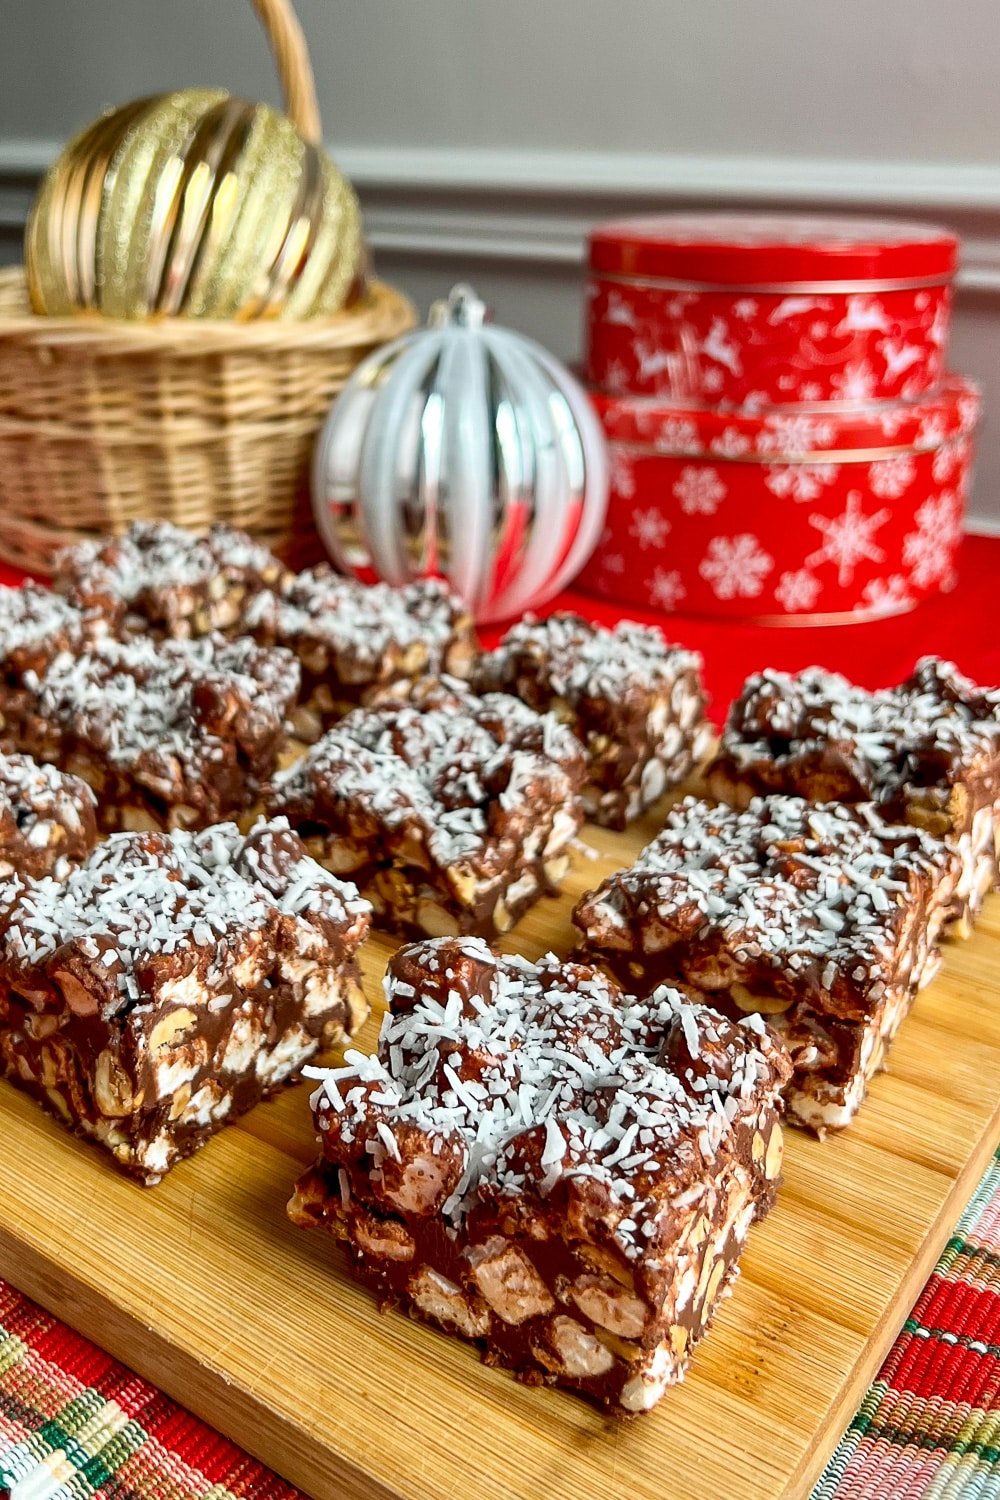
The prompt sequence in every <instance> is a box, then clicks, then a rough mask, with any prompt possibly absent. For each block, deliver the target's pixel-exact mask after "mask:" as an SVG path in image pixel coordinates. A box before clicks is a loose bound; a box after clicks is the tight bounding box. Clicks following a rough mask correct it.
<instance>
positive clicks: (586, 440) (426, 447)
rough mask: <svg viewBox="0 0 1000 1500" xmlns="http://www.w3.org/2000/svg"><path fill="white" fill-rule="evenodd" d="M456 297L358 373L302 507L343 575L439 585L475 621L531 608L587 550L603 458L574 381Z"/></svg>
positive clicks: (600, 496)
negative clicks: (436, 579) (431, 578)
mask: <svg viewBox="0 0 1000 1500" xmlns="http://www.w3.org/2000/svg"><path fill="white" fill-rule="evenodd" d="M486 318H487V313H486V308H485V306H484V305H483V303H482V302H480V301H479V299H478V298H477V297H476V295H475V293H474V292H473V291H472V290H471V289H470V288H469V287H467V286H456V287H455V288H454V289H453V290H452V292H451V294H450V296H449V297H448V299H447V301H445V302H437V303H435V304H434V306H433V307H432V308H431V312H430V316H429V317H428V320H427V327H426V328H424V329H420V330H419V331H418V332H416V333H411V334H408V335H406V336H405V337H404V338H401V339H397V340H396V342H395V343H392V344H388V345H387V346H386V347H385V348H384V349H380V350H377V351H376V352H375V353H374V354H372V355H370V356H369V358H368V359H366V360H364V361H363V363H362V364H360V365H359V366H358V368H357V369H356V370H355V372H354V374H353V375H352V376H351V378H350V380H349V381H348V382H347V384H346V385H345V387H344V389H343V391H342V392H341V394H340V396H339V397H338V398H337V401H336V402H335V404H334V406H333V409H332V411H331V412H330V415H329V417H328V418H327V421H326V424H325V426H324V428H323V430H322V432H321V434H320V437H319V440H318V442H317V446H316V452H315V457H314V462H313V508H314V511H315V515H316V522H317V525H318V526H319V530H320V533H321V535H322V537H323V540H324V542H325V543H326V546H327V548H328V550H329V552H330V554H331V556H332V557H333V558H334V560H335V562H336V563H337V564H338V566H339V567H341V568H342V569H344V570H345V571H346V572H354V573H365V572H368V571H374V572H375V573H376V574H377V575H378V577H380V578H383V579H385V580H386V581H387V582H389V583H394V584H402V583H406V582H409V581H410V580H411V579H414V578H422V577H426V576H427V575H428V574H439V575H441V576H443V577H446V578H447V579H448V580H449V582H450V583H451V585H452V587H453V588H454V589H455V591H456V592H457V593H458V594H460V595H461V597H462V598H463V599H464V600H465V601H466V602H467V604H468V605H469V606H470V608H471V609H472V611H473V613H474V614H475V616H476V619H477V620H479V621H482V622H484V623H485V622H488V621H491V620H501V619H508V618H510V617H512V616H515V615H519V614H521V613H523V611H524V610H526V609H528V608H530V607H532V606H533V605H537V604H541V603H542V602H543V601H544V600H546V599H549V598H551V596H552V595H553V594H555V593H558V591H559V590H560V589H561V588H564V587H565V586H566V584H567V583H569V582H570V580H571V579H572V578H574V577H575V575H576V574H577V573H578V572H579V570H580V569H581V568H582V566H583V564H584V563H585V562H586V561H587V559H588V557H589V556H590V554H591V553H592V552H593V550H594V547H595V546H596V544H597V540H598V538H599V536H600V534H601V529H602V527H603V525H604V517H605V512H606V510H607V498H608V454H607V447H606V444H605V440H604V433H603V430H602V428H601V425H600V422H599V420H598V418H597V416H596V414H595V412H594V410H593V408H592V406H591V404H590V402H589V400H588V399H587V395H586V392H585V391H584V390H583V388H582V386H580V384H579V383H578V382H577V381H576V380H575V379H574V378H573V376H572V375H571V374H570V373H569V371H568V370H567V369H566V368H565V366H563V365H562V364H560V363H559V361H558V360H557V359H555V358H553V356H552V355H551V354H549V353H548V352H547V351H546V350H545V349H543V348H542V347H541V345H539V344H536V343H535V342H534V341H533V340H532V339H528V338H525V337H523V335H521V334H519V333H514V332H512V331H511V330H510V329H507V328H498V327H496V326H494V325H492V324H489V323H488V322H487V321H486Z"/></svg>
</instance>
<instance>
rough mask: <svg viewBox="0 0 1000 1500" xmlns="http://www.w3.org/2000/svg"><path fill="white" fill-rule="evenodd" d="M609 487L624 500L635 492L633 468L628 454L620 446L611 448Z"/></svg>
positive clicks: (629, 498)
mask: <svg viewBox="0 0 1000 1500" xmlns="http://www.w3.org/2000/svg"><path fill="white" fill-rule="evenodd" d="M611 489H612V492H613V493H614V494H616V495H621V497H622V499H624V500H631V499H632V497H633V495H634V494H635V468H634V466H633V463H632V457H631V455H630V454H628V453H625V452H624V451H623V450H622V449H621V448H612V449H611Z"/></svg>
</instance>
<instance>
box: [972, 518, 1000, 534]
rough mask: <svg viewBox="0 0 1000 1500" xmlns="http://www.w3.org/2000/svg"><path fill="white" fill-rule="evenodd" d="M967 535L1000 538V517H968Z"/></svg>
mask: <svg viewBox="0 0 1000 1500" xmlns="http://www.w3.org/2000/svg"><path fill="white" fill-rule="evenodd" d="M965 534H966V536H1000V516H981V515H970V516H967V517H966V521H965Z"/></svg>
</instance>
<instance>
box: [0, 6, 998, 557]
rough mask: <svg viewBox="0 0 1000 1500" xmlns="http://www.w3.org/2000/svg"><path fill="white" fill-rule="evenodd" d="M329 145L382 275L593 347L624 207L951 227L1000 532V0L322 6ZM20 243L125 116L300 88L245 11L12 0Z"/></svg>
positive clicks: (8, 173) (981, 494) (8, 131)
mask: <svg viewBox="0 0 1000 1500" xmlns="http://www.w3.org/2000/svg"><path fill="white" fill-rule="evenodd" d="M298 9H299V13H300V16H301V18H302V21H303V23H304V26H305V28H306V31H307V33H308V36H309V38H310V42H311V45H312V50H313V56H314V61H315V65H316V73H317V80H318V87H319V96H320V103H321V106H322V109H323V113H324V120H325V125H326V132H327V137H328V140H329V142H330V145H331V147H332V149H333V151H334V153H335V154H336V155H337V156H338V158H339V159H340V161H341V163H342V165H344V166H345V167H346V169H347V170H348V171H349V172H350V173H351V174H352V176H353V177H354V179H355V181H356V182H357V184H358V186H359V188H360V190H361V193H362V197H363V200H364V202H365V206H366V210H367V214H368V223H369V231H370V236H371V239H372V242H373V244H374V246H375V249H376V252H377V260H378V267H379V270H380V271H381V273H382V274H383V275H386V276H389V277H391V278H393V279H394V280H396V281H398V282H399V283H401V284H402V285H403V286H404V287H405V288H406V289H407V290H408V291H410V292H411V294H412V295H413V296H414V297H415V298H416V299H417V301H418V302H420V303H421V304H423V305H426V303H427V302H428V301H429V300H430V298H431V297H432V296H434V295H436V294H437V293H439V292H440V291H441V290H442V289H443V288H445V287H446V286H447V285H448V283H449V282H450V281H451V280H454V279H457V278H459V277H463V278H467V279H471V280H474V281H475V282H476V284H477V285H478V286H479V288H480V290H481V291H483V292H484V294H485V295H486V296H487V297H488V298H489V299H490V300H491V301H492V302H493V304H494V306H495V308H496V311H497V315H498V317H499V318H501V319H502V320H504V321H507V322H510V323H512V324H514V325H516V326H519V327H522V328H524V329H526V330H527V331H529V332H531V333H533V334H534V335H536V336H537V337H539V338H541V339H543V340H544V341H545V342H547V343H549V344H550V345H551V346H552V347H553V348H554V349H555V350H556V351H557V352H559V353H561V354H563V355H565V356H572V355H574V354H575V353H576V352H577V350H578V347H579V321H580V295H579V276H580V272H579V266H580V251H581V245H582V239H583V234H584V231H585V228H586V226H587V224H588V223H591V222H593V221H594V220H595V219H599V218H602V217H605V216H607V215H608V214H610V213H616V212H619V211H620V210H622V209H632V208H636V209H638V208H642V209H648V208H650V207H654V206H658V205H660V206H669V207H682V206H686V205H688V204H693V203H700V204H706V205H725V206H751V207H794V208H806V207H837V208H846V209H857V210H861V211H869V212H870V211H872V210H873V209H877V210H880V211H881V210H884V211H887V212H891V213H893V214H901V215H907V214H909V215H913V214H919V215H920V216H922V217H931V216H933V217H935V218H938V219H940V220H943V221H944V222H947V223H950V224H952V225H954V226H955V227H956V228H958V229H959V230H960V231H961V232H962V233H963V235H964V236H965V240H966V256H965V264H964V269H963V273H962V284H961V291H960V295H959V300H958V310H957V316H956V329H955V339H954V344H953V363H954V364H955V366H956V367H957V368H959V369H961V370H964V371H966V372H967V373H970V374H973V375H975V376H977V377H978V378H979V379H980V380H982V382H983V383H984V385H985V387H986V394H987V420H986V423H985V426H984V429H983V433H982V437H981V458H980V465H979V479H978V483H977V486H976V493H975V496H974V500H973V509H974V512H975V514H976V517H977V518H978V520H979V521H981V522H982V523H984V524H990V523H994V524H996V526H997V527H998V529H1000V415H998V416H997V417H995V418H994V417H993V416H992V413H991V408H992V406H993V405H994V404H996V405H997V406H998V407H1000V354H998V348H1000V341H998V337H997V334H998V332H1000V163H998V161H997V156H996V153H997V148H998V143H1000V104H998V100H1000V11H998V9H997V4H996V0H960V3H957V0H878V3H877V4H872V3H871V0H836V3H833V0H621V3H619V4H617V5H616V4H613V3H609V0H299V5H298ZM0 27H2V30H0V58H2V64H3V87H2V88H0V254H3V255H5V257H6V258H8V259H10V258H12V257H13V256H14V255H15V254H16V253H17V245H18V241H19V236H20V230H21V226H22V224H23V216H24V212H25V209H26V206H27V203H28V202H29V201H30V196H31V192H32V190H33V187H34V183H35V181H36V180H37V175H38V172H39V171H40V170H41V169H42V168H43V167H44V165H45V163H46V162H47V161H48V160H49V159H50V157H51V155H52V153H53V152H54V150H55V149H56V147H57V144H58V142H59V141H60V140H62V139H63V138H64V137H65V136H66V135H67V134H68V133H69V132H70V131H71V130H72V129H74V128H75V127H77V126H79V125H80V124H82V123H84V122H85V121H86V120H87V119H88V118H89V117H90V116H92V115H93V114H94V113H96V111H97V110H98V109H100V108H101V107H102V106H103V105H105V104H108V103H113V102H118V101H120V100H122V99H124V98H127V97H129V96H134V95H136V94H140V93H143V92H148V91H154V90H158V89H163V88H167V87H173V86H184V85H187V84H195V83H202V84H222V85H224V86H227V87H230V88H232V89H233V90H234V91H236V92H239V93H242V94H245V95H249V96H252V97H261V98H269V99H271V100H274V101H275V102H277V98H278V95H277V89H276V84H275V79H274V73H273V69H272V67H271V65H270V62H269V59H268V56H267V53H266V49H265V46H264V43H263V39H262V37H261V35H260V33H259V31H258V29H257V27H256V23H255V21H254V19H253V17H252V15H251V12H250V6H249V5H248V4H247V3H246V0H2V9H0Z"/></svg>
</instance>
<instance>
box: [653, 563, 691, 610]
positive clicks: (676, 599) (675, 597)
mask: <svg viewBox="0 0 1000 1500" xmlns="http://www.w3.org/2000/svg"><path fill="white" fill-rule="evenodd" d="M647 587H648V591H649V602H650V604H652V605H655V606H656V608H657V609H663V610H667V611H668V612H672V611H673V610H675V609H676V608H677V606H678V605H679V604H680V602H681V600H682V599H684V598H686V596H687V589H686V588H685V587H684V584H683V582H682V580H681V575H680V572H679V571H678V569H677V568H657V569H656V570H655V572H654V573H653V576H652V578H650V580H649V583H648V585H647Z"/></svg>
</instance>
